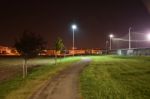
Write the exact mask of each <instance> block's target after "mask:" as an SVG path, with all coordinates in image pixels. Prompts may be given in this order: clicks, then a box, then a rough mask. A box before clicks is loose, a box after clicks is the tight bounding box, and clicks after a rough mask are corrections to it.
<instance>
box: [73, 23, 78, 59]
mask: <svg viewBox="0 0 150 99" xmlns="http://www.w3.org/2000/svg"><path fill="white" fill-rule="evenodd" d="M75 29H77V26H76V25H75V24H73V25H72V30H73V41H72V43H73V44H72V45H73V46H72V49H73V56H74V30H75Z"/></svg>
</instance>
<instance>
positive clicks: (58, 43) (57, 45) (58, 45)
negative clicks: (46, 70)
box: [55, 37, 64, 64]
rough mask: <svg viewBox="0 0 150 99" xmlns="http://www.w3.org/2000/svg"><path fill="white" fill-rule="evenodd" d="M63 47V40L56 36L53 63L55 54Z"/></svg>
mask: <svg viewBox="0 0 150 99" xmlns="http://www.w3.org/2000/svg"><path fill="white" fill-rule="evenodd" d="M63 49H64V43H63V40H62V39H61V38H60V37H58V38H57V40H56V42H55V51H56V52H55V64H57V55H58V53H59V54H60V52H61V51H62V50H63Z"/></svg>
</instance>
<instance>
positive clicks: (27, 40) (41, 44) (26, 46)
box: [14, 32, 46, 78]
mask: <svg viewBox="0 0 150 99" xmlns="http://www.w3.org/2000/svg"><path fill="white" fill-rule="evenodd" d="M45 44H46V42H45V41H44V39H43V38H42V37H41V36H40V35H36V34H34V33H32V32H24V33H23V35H22V36H21V37H20V38H19V39H16V40H15V44H14V46H15V48H16V49H17V51H18V52H19V54H20V55H21V56H22V57H23V58H24V63H23V78H25V76H27V60H28V59H30V58H34V57H36V56H37V55H38V54H39V53H40V52H41V51H42V50H43V49H44V48H45Z"/></svg>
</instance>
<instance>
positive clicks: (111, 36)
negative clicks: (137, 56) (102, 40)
mask: <svg viewBox="0 0 150 99" xmlns="http://www.w3.org/2000/svg"><path fill="white" fill-rule="evenodd" d="M113 37H114V35H113V34H110V35H109V38H110V50H111V40H112V38H113Z"/></svg>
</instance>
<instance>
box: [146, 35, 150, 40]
mask: <svg viewBox="0 0 150 99" xmlns="http://www.w3.org/2000/svg"><path fill="white" fill-rule="evenodd" d="M147 39H148V40H149V41H150V33H149V34H148V35H147Z"/></svg>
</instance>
